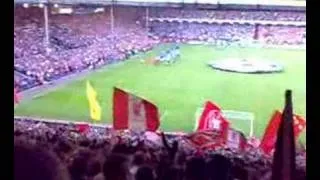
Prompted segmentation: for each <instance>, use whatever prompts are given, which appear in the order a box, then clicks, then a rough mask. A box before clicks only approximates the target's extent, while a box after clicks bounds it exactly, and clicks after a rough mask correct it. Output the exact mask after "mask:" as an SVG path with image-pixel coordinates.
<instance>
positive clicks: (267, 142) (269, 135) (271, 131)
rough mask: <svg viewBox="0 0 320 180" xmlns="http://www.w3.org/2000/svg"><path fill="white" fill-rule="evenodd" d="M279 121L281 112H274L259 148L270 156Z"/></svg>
mask: <svg viewBox="0 0 320 180" xmlns="http://www.w3.org/2000/svg"><path fill="white" fill-rule="evenodd" d="M280 121H281V112H279V111H276V112H275V113H274V114H273V116H272V118H271V119H270V121H269V124H268V126H267V128H266V130H265V132H264V135H263V137H262V140H261V143H260V148H261V149H262V150H263V151H264V152H265V153H266V154H270V153H271V152H272V150H273V148H274V143H275V142H276V139H277V131H278V128H279V124H280Z"/></svg>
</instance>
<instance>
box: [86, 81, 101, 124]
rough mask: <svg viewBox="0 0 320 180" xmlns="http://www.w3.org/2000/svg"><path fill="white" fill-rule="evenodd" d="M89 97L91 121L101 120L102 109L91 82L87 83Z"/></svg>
mask: <svg viewBox="0 0 320 180" xmlns="http://www.w3.org/2000/svg"><path fill="white" fill-rule="evenodd" d="M87 97H88V101H89V108H90V116H91V119H93V120H96V121H99V120H101V107H100V105H99V102H98V100H97V92H96V91H95V90H94V89H93V87H92V86H91V84H90V82H89V81H87Z"/></svg>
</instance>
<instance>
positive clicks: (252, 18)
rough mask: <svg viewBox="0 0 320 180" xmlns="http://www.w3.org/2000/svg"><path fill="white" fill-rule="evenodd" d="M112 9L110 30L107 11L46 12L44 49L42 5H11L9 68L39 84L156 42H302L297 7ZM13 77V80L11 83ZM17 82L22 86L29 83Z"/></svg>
mask: <svg viewBox="0 0 320 180" xmlns="http://www.w3.org/2000/svg"><path fill="white" fill-rule="evenodd" d="M106 9H107V10H109V9H108V8H106ZM113 9H114V10H113V11H114V16H115V17H116V21H115V22H114V29H113V33H112V32H111V31H110V28H105V27H106V26H109V25H110V23H111V22H110V19H111V17H110V13H108V12H100V13H90V14H75V15H59V14H58V15H55V14H50V16H49V17H50V18H49V19H50V25H49V28H48V32H49V33H50V38H49V41H50V49H49V50H50V51H48V47H47V44H46V43H45V41H44V38H45V26H44V24H45V23H44V20H43V12H42V9H41V8H38V7H29V8H23V7H20V6H17V7H16V8H15V27H14V43H15V46H14V57H15V63H14V67H15V69H16V70H17V71H19V72H20V73H22V74H24V75H25V76H28V77H30V78H32V79H34V78H35V79H37V83H38V84H43V83H45V82H48V81H52V80H55V79H58V78H60V77H62V76H66V75H68V74H71V73H76V72H79V71H82V70H84V69H92V68H97V67H100V66H103V65H105V64H110V63H115V62H119V61H122V60H124V59H126V58H128V57H129V56H131V55H134V54H136V53H138V52H141V51H147V50H150V49H152V48H153V47H155V46H156V45H157V44H159V43H161V42H187V41H201V42H207V43H208V42H209V43H213V44H216V45H219V44H221V42H220V41H222V43H223V42H227V44H237V45H241V46H245V45H249V44H252V42H259V43H261V44H265V45H281V46H282V45H289V46H290V45H291V46H293V45H305V42H306V40H305V39H306V36H305V19H306V17H305V13H304V12H301V11H292V12H288V11H279V10H275V11H241V10H189V9H188V10H181V9H175V8H149V11H148V12H149V13H148V14H149V16H150V17H146V15H145V13H144V9H145V8H136V7H114V8H113ZM107 10H106V11H107ZM146 19H147V22H146V23H145V21H146ZM209 20H210V21H209ZM219 20H220V21H221V20H224V22H220V21H219ZM199 21H200V22H199ZM242 21H246V22H242ZM271 22H273V24H272V23H271ZM274 22H276V24H274ZM270 23H271V24H270ZM295 23H298V24H295ZM299 23H300V24H299ZM301 23H302V24H301ZM303 23H304V24H303ZM146 26H148V28H147V29H146ZM148 29H149V32H148V33H146V31H147V30H148ZM114 42H117V43H114ZM19 82H20V81H18V80H16V83H17V84H19ZM24 82H25V81H24ZM18 86H19V87H20V88H22V90H24V89H28V88H30V87H33V86H26V85H18Z"/></svg>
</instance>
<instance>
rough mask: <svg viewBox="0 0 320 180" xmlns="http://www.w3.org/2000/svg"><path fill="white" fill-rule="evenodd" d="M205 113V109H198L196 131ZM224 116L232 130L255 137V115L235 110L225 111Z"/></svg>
mask: <svg viewBox="0 0 320 180" xmlns="http://www.w3.org/2000/svg"><path fill="white" fill-rule="evenodd" d="M202 112H203V108H198V109H197V111H196V114H195V124H194V130H196V129H197V127H198V124H199V120H200V116H201V114H202ZM222 113H223V116H224V117H225V118H226V119H228V120H229V122H230V124H231V126H232V128H234V129H236V130H239V131H241V132H243V133H245V134H247V135H249V136H250V137H252V136H253V135H254V132H253V123H254V114H253V113H251V112H244V111H235V110H223V111H222Z"/></svg>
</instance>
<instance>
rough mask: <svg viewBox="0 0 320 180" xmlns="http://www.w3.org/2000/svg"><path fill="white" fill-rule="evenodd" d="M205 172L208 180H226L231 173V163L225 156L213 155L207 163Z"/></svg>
mask: <svg viewBox="0 0 320 180" xmlns="http://www.w3.org/2000/svg"><path fill="white" fill-rule="evenodd" d="M206 171H207V172H206V174H207V177H208V178H209V179H210V180H228V179H229V177H230V173H231V162H230V160H229V159H227V158H226V157H225V156H222V155H214V156H212V157H211V159H210V160H209V162H208V163H207V166H206Z"/></svg>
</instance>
